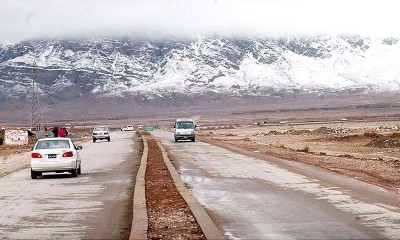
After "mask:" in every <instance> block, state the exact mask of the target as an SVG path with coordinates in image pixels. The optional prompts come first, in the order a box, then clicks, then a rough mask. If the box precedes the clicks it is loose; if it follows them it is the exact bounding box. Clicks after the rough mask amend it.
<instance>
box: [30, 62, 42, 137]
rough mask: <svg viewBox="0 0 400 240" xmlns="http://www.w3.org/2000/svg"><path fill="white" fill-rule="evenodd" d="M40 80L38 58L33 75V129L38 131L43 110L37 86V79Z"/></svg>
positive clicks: (34, 64)
mask: <svg viewBox="0 0 400 240" xmlns="http://www.w3.org/2000/svg"><path fill="white" fill-rule="evenodd" d="M38 80H39V74H38V69H37V65H36V60H35V62H34V63H33V77H32V83H31V130H32V131H33V130H34V129H36V131H38V130H40V129H41V124H40V121H41V119H40V118H41V112H40V99H39V98H40V96H39V91H38V87H37V81H38Z"/></svg>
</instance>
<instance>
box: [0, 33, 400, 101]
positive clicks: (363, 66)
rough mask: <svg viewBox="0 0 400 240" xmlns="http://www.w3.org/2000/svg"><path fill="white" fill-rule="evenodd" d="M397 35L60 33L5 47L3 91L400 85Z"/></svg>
mask: <svg viewBox="0 0 400 240" xmlns="http://www.w3.org/2000/svg"><path fill="white" fill-rule="evenodd" d="M399 56H400V42H399V41H398V40H397V39H391V38H387V39H380V38H363V37H360V36H355V37H350V36H335V37H315V38H287V39H254V38H246V39H227V38H200V39H198V40H193V41H178V40H171V39H170V40H165V41H145V40H129V39H124V40H107V39H97V40H82V41H78V40H59V41H33V42H22V43H18V44H15V45H11V46H1V47H0V71H1V77H0V86H1V87H0V98H4V97H5V98H7V97H13V96H24V95H26V94H27V92H28V91H27V90H26V88H27V87H28V86H29V82H30V79H32V78H33V76H34V74H33V71H32V68H34V67H37V68H38V76H39V79H38V82H39V86H40V88H41V91H42V92H43V95H49V96H53V97H65V98H69V97H79V96H80V97H84V96H90V95H107V96H124V95H126V94H128V95H147V96H153V95H154V96H165V95H168V96H170V95H171V94H172V95H173V94H182V95H192V94H204V93H207V92H215V93H220V94H229V95H232V94H233V95H248V94H249V95H258V94H260V95H265V94H274V93H276V92H282V91H283V92H288V93H290V92H305V93H309V92H321V91H345V90H349V89H350V90H351V89H364V90H365V91H374V92H380V91H388V90H389V91H399V90H400V68H399V67H398V66H400V57H399Z"/></svg>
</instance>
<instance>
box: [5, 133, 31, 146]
mask: <svg viewBox="0 0 400 240" xmlns="http://www.w3.org/2000/svg"><path fill="white" fill-rule="evenodd" d="M4 144H6V145H24V144H28V131H26V130H6V131H5V133H4Z"/></svg>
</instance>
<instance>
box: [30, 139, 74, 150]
mask: <svg viewBox="0 0 400 240" xmlns="http://www.w3.org/2000/svg"><path fill="white" fill-rule="evenodd" d="M64 148H70V145H69V141H68V140H44V141H39V142H38V143H37V145H36V148H35V149H36V150H41V149H64Z"/></svg>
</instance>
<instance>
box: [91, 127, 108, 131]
mask: <svg viewBox="0 0 400 240" xmlns="http://www.w3.org/2000/svg"><path fill="white" fill-rule="evenodd" d="M93 131H108V128H107V127H95V128H94V130H93Z"/></svg>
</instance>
